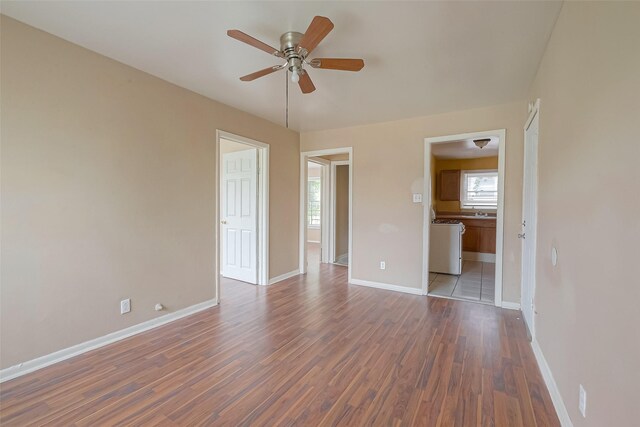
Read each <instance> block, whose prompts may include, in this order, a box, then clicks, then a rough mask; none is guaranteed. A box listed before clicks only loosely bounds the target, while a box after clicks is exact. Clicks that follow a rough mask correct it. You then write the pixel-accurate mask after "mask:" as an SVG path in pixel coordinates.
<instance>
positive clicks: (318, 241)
mask: <svg viewBox="0 0 640 427" xmlns="http://www.w3.org/2000/svg"><path fill="white" fill-rule="evenodd" d="M307 243H321V242H320V240H307Z"/></svg>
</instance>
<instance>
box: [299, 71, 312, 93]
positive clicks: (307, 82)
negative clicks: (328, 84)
mask: <svg viewBox="0 0 640 427" xmlns="http://www.w3.org/2000/svg"><path fill="white" fill-rule="evenodd" d="M298 85H299V86H300V90H301V91H302V93H311V92H313V91H314V90H316V87H315V86H314V85H313V82H312V81H311V77H309V73H307V72H306V71H304V72H303V73H301V74H300V80H298Z"/></svg>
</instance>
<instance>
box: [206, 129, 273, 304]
mask: <svg viewBox="0 0 640 427" xmlns="http://www.w3.org/2000/svg"><path fill="white" fill-rule="evenodd" d="M220 139H226V140H229V141H233V142H237V143H240V144H245V145H249V146H251V147H255V148H257V149H258V150H257V151H258V245H257V246H258V258H257V259H258V284H259V285H267V284H268V283H269V150H270V147H269V144H265V143H264V142H260V141H256V140H253V139H250V138H245V137H243V136H240V135H235V134H233V133H230V132H225V131H223V130H220V129H217V130H216V162H217V164H216V171H217V172H216V212H215V226H214V227H215V228H214V229H215V236H216V258H215V260H214V272H215V278H214V281H215V287H216V298H217V299H218V301H220V277H219V276H220V274H221V273H220V254H221V252H220V250H221V247H220V177H221V173H222V170H221V169H220Z"/></svg>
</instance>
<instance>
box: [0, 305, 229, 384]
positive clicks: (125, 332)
mask: <svg viewBox="0 0 640 427" xmlns="http://www.w3.org/2000/svg"><path fill="white" fill-rule="evenodd" d="M216 305H218V302H217V301H216V300H215V299H211V300H207V301H204V302H201V303H198V304H194V305H192V306H190V307H186V308H182V309H180V310H176V311H174V312H173V313H169V314H165V315H164V316H160V317H156V318H155V319H151V320H147V321H146V322H142V323H138V324H137V325H133V326H130V327H128V328H125V329H121V330H119V331H116V332H112V333H110V334H107V335H104V336H101V337H98V338H94V339H92V340H89V341H85V342H83V343H80V344H76V345H73V346H71V347H67V348H65V349H62V350H58V351H56V352H53V353H50V354H47V355H45V356H41V357H38V358H36V359H32V360H29V361H27V362H22V363H19V364H17V365H14V366H10V367H8V368H5V369H3V370H1V371H0V383H1V382H4V381H8V380H11V379H14V378H17V377H20V376H22V375H25V374H28V373H30V372H34V371H37V370H38V369H42V368H45V367H47V366H50V365H53V364H54V363H58V362H62V361H63V360H67V359H69V358H71V357H74V356H78V355H80V354H83V353H86V352H88V351H91V350H95V349H97V348H100V347H104V346H105V345H108V344H112V343H114V342H116V341H120V340H123V339H125V338H129V337H131V336H133V335H137V334H139V333H142V332H145V331H148V330H150V329H153V328H157V327H158V326H162V325H166V324H167V323H170V322H173V321H176V320H178V319H182V318H183V317H186V316H189V315H192V314H195V313H197V312H199V311H202V310H206V309H207V308H210V307H214V306H216Z"/></svg>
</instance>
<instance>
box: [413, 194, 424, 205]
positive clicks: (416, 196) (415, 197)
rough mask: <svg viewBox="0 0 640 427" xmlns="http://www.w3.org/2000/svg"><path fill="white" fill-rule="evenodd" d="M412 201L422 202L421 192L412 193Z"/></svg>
mask: <svg viewBox="0 0 640 427" xmlns="http://www.w3.org/2000/svg"><path fill="white" fill-rule="evenodd" d="M413 203H422V194H421V193H413Z"/></svg>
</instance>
